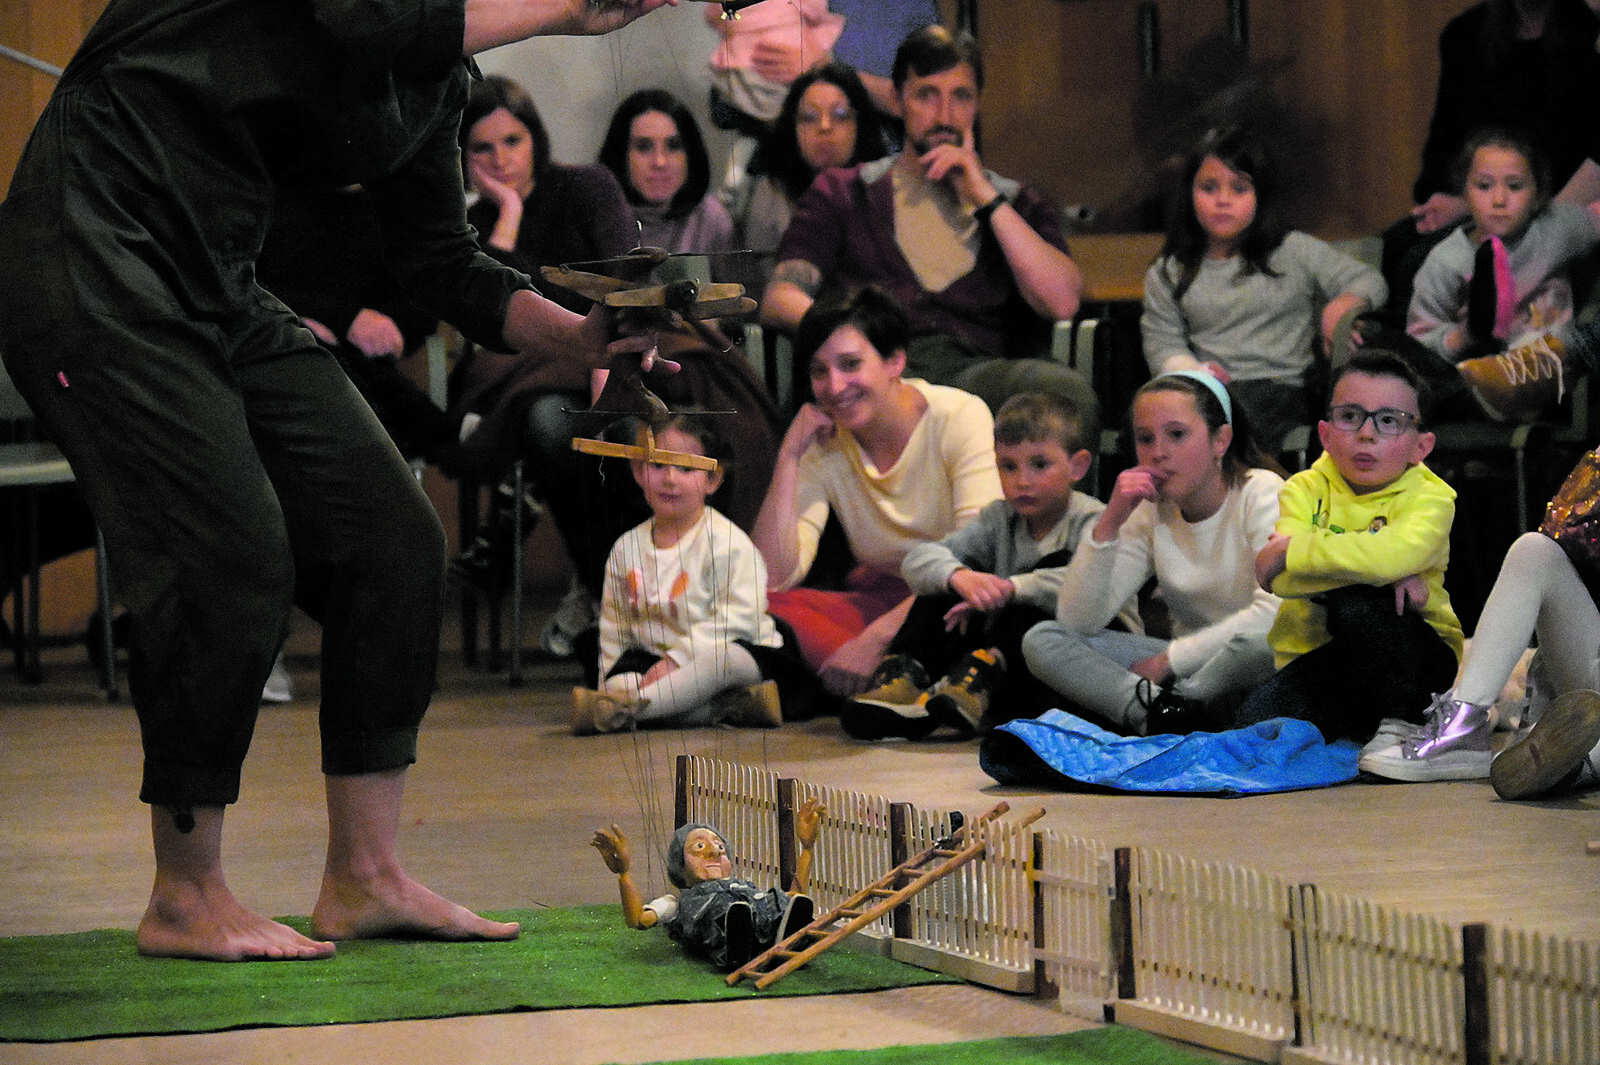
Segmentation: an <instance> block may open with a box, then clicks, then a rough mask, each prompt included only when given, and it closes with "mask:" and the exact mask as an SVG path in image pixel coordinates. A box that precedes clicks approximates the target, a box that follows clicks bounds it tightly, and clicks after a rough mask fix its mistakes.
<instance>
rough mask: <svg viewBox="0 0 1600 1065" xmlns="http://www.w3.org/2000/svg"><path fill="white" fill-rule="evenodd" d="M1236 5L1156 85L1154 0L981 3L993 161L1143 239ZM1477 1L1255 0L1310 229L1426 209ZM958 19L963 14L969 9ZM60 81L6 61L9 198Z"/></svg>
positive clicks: (84, 22) (1163, 53) (1173, 1)
mask: <svg viewBox="0 0 1600 1065" xmlns="http://www.w3.org/2000/svg"><path fill="white" fill-rule="evenodd" d="M105 3H106V0H7V2H5V3H3V4H0V43H4V44H6V45H8V46H10V47H12V48H16V49H19V50H21V51H23V52H27V53H28V54H31V55H34V56H37V57H38V58H40V59H43V60H45V61H47V62H51V63H55V64H57V65H61V64H64V63H65V62H66V61H67V59H68V58H69V57H70V56H71V54H72V51H73V49H74V48H75V47H76V45H77V42H78V41H79V40H80V39H81V38H82V35H83V33H84V31H85V30H87V28H88V27H89V25H90V24H92V23H93V21H94V19H95V17H96V16H97V15H98V14H99V12H100V11H101V10H102V9H103V8H104V6H105ZM1229 3H1230V0H1155V2H1154V8H1155V10H1156V12H1157V22H1158V24H1159V28H1160V48H1159V55H1160V60H1161V73H1162V75H1163V78H1162V79H1159V80H1157V81H1155V82H1151V81H1149V80H1148V79H1145V78H1144V77H1142V76H1141V74H1140V69H1139V61H1140V49H1139V35H1138V26H1139V9H1140V6H1141V5H1140V0H976V10H977V21H978V28H979V33H980V35H981V37H982V39H983V42H984V55H985V60H986V62H987V63H988V67H989V85H988V89H989V91H988V93H987V94H986V95H987V99H986V100H985V105H984V127H983V138H984V155H985V159H986V160H987V161H988V162H989V163H990V164H991V165H993V166H994V167H995V168H996V169H997V170H1000V171H1002V172H1004V173H1009V174H1013V175H1016V176H1019V177H1024V178H1027V179H1029V180H1031V181H1035V182H1037V183H1038V184H1040V185H1042V186H1043V187H1045V188H1047V189H1049V190H1050V191H1051V192H1052V193H1053V194H1054V195H1055V196H1056V197H1057V198H1059V199H1060V200H1061V202H1062V203H1064V204H1087V205H1091V206H1093V207H1095V208H1096V209H1097V210H1099V211H1100V213H1101V215H1102V217H1103V218H1105V219H1106V220H1107V221H1108V223H1110V224H1112V225H1114V226H1116V227H1118V228H1125V227H1126V224H1127V222H1128V220H1129V219H1137V217H1138V215H1139V212H1138V211H1137V209H1136V204H1137V203H1138V202H1139V201H1140V200H1141V199H1142V198H1143V197H1144V196H1146V195H1148V193H1149V191H1150V189H1151V188H1152V187H1153V182H1152V175H1153V173H1154V171H1155V165H1156V161H1157V160H1153V159H1152V158H1151V152H1152V151H1153V150H1154V149H1153V147H1152V145H1154V144H1155V143H1156V142H1157V141H1158V140H1159V138H1158V137H1157V135H1156V134H1157V132H1158V131H1159V130H1160V129H1162V128H1163V127H1164V125H1165V124H1166V123H1168V122H1169V121H1170V120H1171V119H1172V117H1173V114H1174V111H1175V109H1177V108H1179V107H1180V105H1181V101H1182V99H1183V98H1184V95H1185V87H1187V89H1188V90H1189V91H1195V90H1196V87H1197V86H1201V85H1202V83H1204V82H1205V81H1206V79H1208V78H1210V79H1216V78H1218V77H1219V76H1220V74H1221V73H1222V72H1223V71H1224V70H1225V68H1227V66H1228V62H1227V57H1226V54H1225V53H1226V49H1225V47H1223V48H1221V50H1219V47H1218V46H1220V45H1222V42H1225V40H1226V31H1227V28H1228V14H1229ZM1469 3H1470V0H1407V2H1406V3H1398V4H1380V3H1372V2H1371V0H1246V5H1245V6H1246V9H1247V12H1248V18H1247V26H1248V31H1249V36H1250V52H1249V58H1250V59H1251V60H1252V61H1254V62H1256V63H1257V64H1259V65H1260V66H1261V67H1262V68H1263V69H1264V70H1265V71H1266V76H1267V78H1268V82H1269V84H1270V86H1271V92H1272V95H1273V97H1274V98H1275V99H1276V100H1277V102H1278V104H1279V105H1280V106H1281V107H1282V108H1283V109H1284V111H1285V112H1286V113H1287V114H1288V115H1289V116H1291V118H1292V122H1293V127H1292V130H1291V137H1290V140H1289V144H1290V145H1292V147H1293V151H1292V155H1293V158H1292V159H1291V162H1292V163H1293V164H1295V165H1293V166H1291V167H1290V168H1289V170H1290V172H1291V173H1292V174H1293V175H1294V176H1295V177H1296V179H1297V182H1298V183H1297V186H1296V188H1295V198H1294V210H1293V213H1292V218H1293V221H1294V224H1296V225H1298V226H1301V227H1303V228H1306V229H1310V230H1312V231H1314V232H1318V233H1322V234H1324V235H1328V236H1334V237H1339V236H1347V235H1352V234H1356V233H1363V232H1371V231H1373V230H1375V229H1378V228H1381V227H1382V226H1383V225H1384V224H1386V223H1387V222H1388V221H1391V220H1393V219H1394V218H1396V217H1399V215H1400V214H1403V213H1404V212H1405V210H1406V209H1407V208H1408V207H1409V204H1410V186H1411V181H1412V179H1413V178H1414V177H1415V176H1416V170H1417V166H1418V158H1419V155H1420V149H1421V138H1422V134H1423V131H1424V130H1425V129H1426V126H1427V119H1428V114H1429V111H1430V110H1431V108H1432V104H1433V90H1434V80H1435V76H1436V73H1437V63H1438V60H1437V46H1436V42H1437V39H1438V34H1439V30H1440V28H1441V27H1443V25H1444V23H1445V22H1446V21H1447V20H1448V19H1449V18H1450V17H1451V16H1453V15H1455V14H1457V13H1458V12H1460V11H1462V10H1464V9H1465V8H1466V7H1468V6H1469ZM943 7H944V8H945V10H946V12H947V14H949V13H950V12H952V11H953V9H954V2H953V0H944V3H943ZM1208 44H1209V45H1210V47H1208ZM1174 83H1180V84H1174ZM53 84H54V79H52V78H50V77H49V76H47V75H44V74H39V73H35V72H33V71H30V70H29V69H28V68H26V67H23V66H21V65H19V64H17V63H14V62H12V61H10V60H8V59H0V100H3V101H4V104H3V106H0V174H3V175H4V177H5V181H6V183H7V184H9V180H10V174H11V171H12V169H13V167H14V166H15V163H16V159H17V157H18V155H19V154H20V152H21V150H22V145H23V143H24V142H25V141H26V139H27V134H28V131H29V130H30V129H31V128H32V125H33V122H34V120H35V118H36V117H37V115H38V113H39V110H40V109H41V108H42V107H43V106H44V101H45V99H46V98H47V97H48V96H49V94H50V90H51V88H52V86H53ZM1157 158H1159V153H1157Z"/></svg>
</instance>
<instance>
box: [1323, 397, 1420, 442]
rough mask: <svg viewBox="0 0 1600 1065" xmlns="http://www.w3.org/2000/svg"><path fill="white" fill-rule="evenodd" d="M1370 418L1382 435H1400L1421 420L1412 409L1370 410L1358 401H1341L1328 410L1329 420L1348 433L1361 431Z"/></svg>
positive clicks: (1389, 408)
mask: <svg viewBox="0 0 1600 1065" xmlns="http://www.w3.org/2000/svg"><path fill="white" fill-rule="evenodd" d="M1368 418H1371V419H1372V426H1373V428H1375V429H1377V430H1378V435H1380V436H1399V435H1400V434H1401V433H1403V432H1405V431H1406V430H1407V429H1410V428H1411V427H1412V426H1414V425H1416V424H1417V422H1418V421H1419V420H1420V419H1418V418H1417V416H1416V415H1415V414H1412V413H1411V412H1410V411H1403V410H1399V409H1397V408H1395V407H1379V408H1378V409H1377V410H1368V409H1367V408H1365V407H1363V406H1361V405H1360V404H1358V403H1341V404H1339V405H1338V406H1337V407H1332V408H1329V410H1328V421H1329V422H1330V423H1332V425H1333V427H1334V428H1335V429H1343V430H1344V431H1345V432H1347V433H1359V432H1360V431H1361V427H1362V426H1363V425H1366V424H1367V419H1368Z"/></svg>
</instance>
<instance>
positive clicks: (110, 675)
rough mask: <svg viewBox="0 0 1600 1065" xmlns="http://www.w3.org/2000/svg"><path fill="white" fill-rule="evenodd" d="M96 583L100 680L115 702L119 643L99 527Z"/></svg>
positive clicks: (96, 550) (95, 571) (97, 533)
mask: <svg viewBox="0 0 1600 1065" xmlns="http://www.w3.org/2000/svg"><path fill="white" fill-rule="evenodd" d="M94 583H95V591H96V594H97V595H98V597H99V600H100V647H101V649H102V655H103V657H102V658H101V660H100V661H101V665H100V680H101V682H102V684H103V685H104V686H105V689H106V698H107V699H110V700H112V701H115V700H116V699H117V698H118V697H119V695H120V691H119V688H118V684H117V641H116V636H115V635H114V634H113V632H112V625H111V621H112V619H111V570H110V568H109V567H108V566H107V564H106V538H105V534H104V533H102V532H101V531H100V528H99V526H96V527H95V530H94Z"/></svg>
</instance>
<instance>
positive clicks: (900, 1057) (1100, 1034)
mask: <svg viewBox="0 0 1600 1065" xmlns="http://www.w3.org/2000/svg"><path fill="white" fill-rule="evenodd" d="M1215 1062H1216V1059H1215V1058H1203V1057H1200V1056H1198V1055H1196V1054H1193V1053H1190V1052H1189V1051H1186V1050H1183V1049H1182V1048H1180V1047H1177V1046H1174V1045H1173V1044H1172V1043H1168V1042H1166V1041H1164V1040H1161V1039H1158V1038H1156V1037H1155V1036H1153V1035H1150V1034H1149V1033H1147V1032H1141V1031H1138V1030H1136V1029H1133V1028H1118V1027H1116V1026H1114V1025H1113V1026H1111V1027H1107V1028H1091V1029H1089V1030H1087V1031H1082V1032H1068V1033H1067V1034H1065V1035H1029V1036H1013V1037H1011V1038H1008V1039H980V1040H975V1041H973V1042H969V1043H934V1044H929V1045H927V1046H897V1047H882V1048H879V1049H877V1050H819V1051H811V1052H809V1053H803V1054H764V1055H761V1056H760V1057H753V1058H695V1059H694V1060H693V1061H678V1062H672V1063H670V1065H1215ZM659 1065H668V1063H659Z"/></svg>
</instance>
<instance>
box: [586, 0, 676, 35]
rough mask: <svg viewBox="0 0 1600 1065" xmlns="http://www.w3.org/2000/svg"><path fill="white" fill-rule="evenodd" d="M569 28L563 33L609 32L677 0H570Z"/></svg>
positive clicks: (674, 3) (673, 4)
mask: <svg viewBox="0 0 1600 1065" xmlns="http://www.w3.org/2000/svg"><path fill="white" fill-rule="evenodd" d="M570 2H571V3H572V6H573V8H574V14H573V15H572V18H571V23H570V27H571V28H570V29H564V30H562V32H563V33H574V34H582V33H610V32H611V31H612V30H617V29H621V28H622V27H623V26H626V25H627V24H628V23H630V22H632V21H633V20H634V19H636V18H639V17H640V16H641V15H647V14H649V13H650V12H652V11H654V10H655V9H656V8H658V7H677V6H678V0H570Z"/></svg>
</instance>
